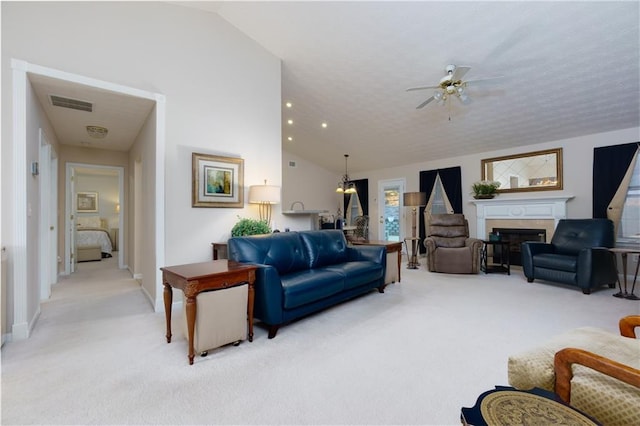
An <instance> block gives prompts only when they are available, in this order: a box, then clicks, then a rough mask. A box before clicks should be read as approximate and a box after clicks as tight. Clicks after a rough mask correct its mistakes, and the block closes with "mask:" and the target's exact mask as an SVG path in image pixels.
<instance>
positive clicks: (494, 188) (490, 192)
mask: <svg viewBox="0 0 640 426" xmlns="http://www.w3.org/2000/svg"><path fill="white" fill-rule="evenodd" d="M499 187H500V182H496V181H493V180H480V181H478V182H474V183H473V185H471V189H472V190H473V198H475V199H482V198H493V197H495V196H496V193H497V192H498V188H499Z"/></svg>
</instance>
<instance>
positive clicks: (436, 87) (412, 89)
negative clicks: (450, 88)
mask: <svg viewBox="0 0 640 426" xmlns="http://www.w3.org/2000/svg"><path fill="white" fill-rule="evenodd" d="M439 88H440V86H418V87H409V88H408V89H407V90H406V91H407V92H413V91H414V90H426V89H439Z"/></svg>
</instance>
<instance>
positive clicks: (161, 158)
mask: <svg viewBox="0 0 640 426" xmlns="http://www.w3.org/2000/svg"><path fill="white" fill-rule="evenodd" d="M11 69H12V84H13V86H12V106H13V110H12V113H13V116H12V118H13V120H12V137H13V139H12V144H13V160H14V161H13V176H12V180H13V185H14V186H13V206H14V211H13V214H14V223H13V229H14V235H13V247H11V253H10V256H9V259H10V261H9V262H10V263H11V267H10V269H11V271H12V277H11V279H12V283H13V286H12V288H13V301H12V302H13V319H12V325H11V334H12V336H11V339H13V340H22V339H27V338H28V337H29V335H30V332H31V329H32V328H33V326H34V324H35V321H36V319H37V312H36V313H35V314H33V315H31V317H30V318H29V317H28V316H29V295H30V292H31V293H32V292H33V291H34V289H30V288H29V287H28V283H27V271H28V269H29V267H31V268H33V267H37V266H38V265H37V264H36V265H34V264H33V260H32V259H28V258H27V201H26V193H27V153H26V151H27V150H26V147H27V118H28V113H27V105H28V101H27V84H29V83H28V80H29V78H28V74H36V75H42V76H45V77H51V78H55V79H59V80H65V81H69V82H73V83H78V84H83V85H86V86H92V87H96V88H100V89H104V90H109V91H113V92H117V93H122V94H126V95H130V96H136V97H140V98H144V99H151V100H153V101H155V102H156V122H155V135H156V145H155V180H154V182H153V185H155V206H154V210H155V211H154V214H155V225H156V226H155V232H156V240H155V241H156V244H155V247H154V250H155V256H154V263H155V264H154V269H155V271H156V276H155V277H154V278H155V282H156V293H157V294H156V301H155V303H154V309H155V310H156V311H160V310H161V309H162V303H160V302H159V301H161V300H162V271H160V267H162V266H164V256H165V250H164V241H165V236H164V233H165V224H164V204H165V202H164V200H165V179H164V177H165V143H166V142H165V140H166V131H165V128H166V111H165V110H166V101H165V97H164V95H161V94H158V93H152V92H147V91H144V90H139V89H134V88H131V87H126V86H122V85H119V84H116V83H111V82H106V81H102V80H97V79H93V78H89V77H85V76H81V75H78V74H72V73H68V72H64V71H60V70H56V69H53V68H47V67H43V66H40V65H35V64H31V63H29V62H26V61H23V60H19V59H15V58H12V59H11ZM38 214H39V212H38ZM29 262H31V263H29ZM150 278H151V277H150ZM38 291H39V290H38ZM32 297H33V296H32Z"/></svg>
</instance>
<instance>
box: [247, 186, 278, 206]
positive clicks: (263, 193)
mask: <svg viewBox="0 0 640 426" xmlns="http://www.w3.org/2000/svg"><path fill="white" fill-rule="evenodd" d="M279 202H280V187H279V186H275V185H252V186H250V187H249V203H252V204H278V203H279Z"/></svg>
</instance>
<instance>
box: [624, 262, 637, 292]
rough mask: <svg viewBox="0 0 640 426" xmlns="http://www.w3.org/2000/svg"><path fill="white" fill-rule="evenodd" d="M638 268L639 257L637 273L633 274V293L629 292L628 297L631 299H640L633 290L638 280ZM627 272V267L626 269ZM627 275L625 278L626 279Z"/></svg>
mask: <svg viewBox="0 0 640 426" xmlns="http://www.w3.org/2000/svg"><path fill="white" fill-rule="evenodd" d="M638 268H640V259H638V262H637V263H636V273H635V274H633V284H632V285H631V293H629V294H627V299H629V300H640V297H638V296H636V295H635V294H634V293H633V292H634V291H635V289H636V280H637V279H638ZM625 272H626V269H625ZM626 279H627V278H626V275H625V280H626Z"/></svg>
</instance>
